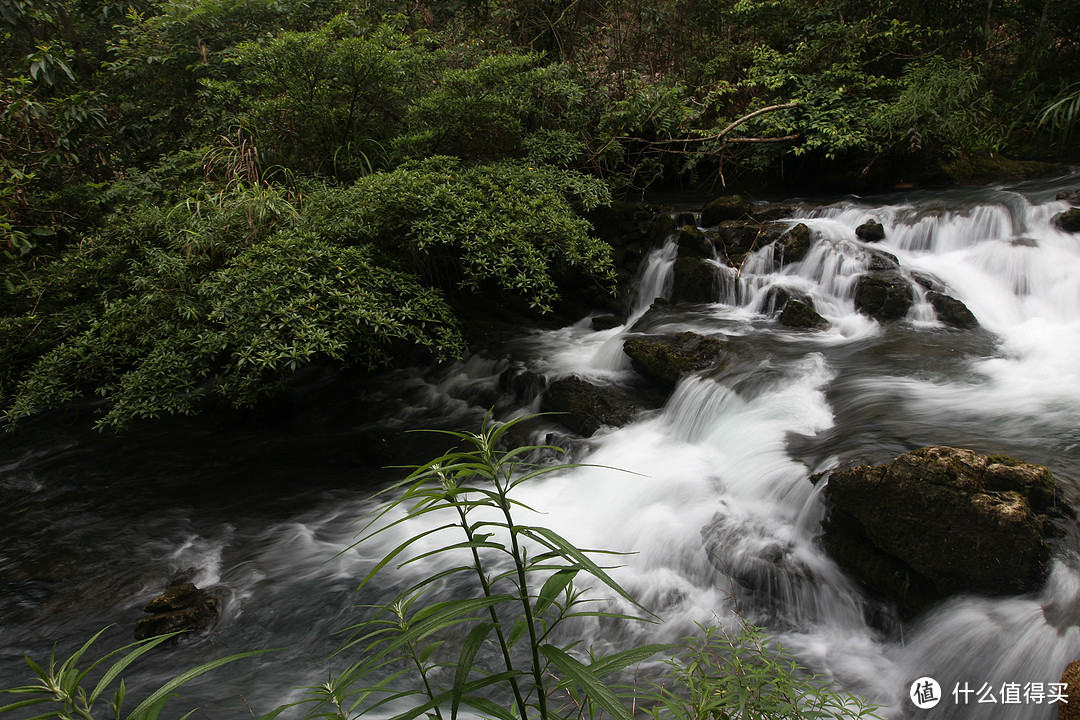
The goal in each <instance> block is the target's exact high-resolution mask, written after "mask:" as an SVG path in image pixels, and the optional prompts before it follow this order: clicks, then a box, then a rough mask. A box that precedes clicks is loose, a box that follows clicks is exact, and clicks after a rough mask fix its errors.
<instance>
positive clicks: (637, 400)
mask: <svg viewBox="0 0 1080 720" xmlns="http://www.w3.org/2000/svg"><path fill="white" fill-rule="evenodd" d="M641 397H642V396H641V394H640V393H636V392H634V391H632V390H630V389H628V388H625V387H619V386H616V385H598V384H595V383H591V382H589V381H588V380H585V379H583V378H580V377H578V376H576V375H575V376H573V377H568V378H563V379H562V380H556V381H555V382H553V383H551V385H550V386H549V387H548V389H547V391H546V392H545V393H544V398H543V400H542V406H543V408H544V410H545V411H547V412H556V413H565V414H564V415H562V416H560V417H559V420H560V421H561V422H562V423H563V424H565V425H566V426H567V427H569V428H570V429H571V430H574V431H576V432H579V433H581V434H582V435H585V436H589V435H592V434H593V433H595V432H596V431H597V430H599V429H600V428H602V427H605V426H607V427H620V426H622V425H626V424H628V423H630V422H631V421H632V420H633V419H634V417H635V416H636V415H637V414H638V413H639V412H641V411H642V410H644V409H646V405H645V404H643V402H642V400H641Z"/></svg>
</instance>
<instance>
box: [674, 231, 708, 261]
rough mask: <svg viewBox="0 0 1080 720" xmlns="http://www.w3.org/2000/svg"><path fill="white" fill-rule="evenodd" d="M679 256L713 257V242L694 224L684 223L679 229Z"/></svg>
mask: <svg viewBox="0 0 1080 720" xmlns="http://www.w3.org/2000/svg"><path fill="white" fill-rule="evenodd" d="M678 243H679V257H695V258H711V257H712V256H713V247H712V243H711V242H709V240H708V239H707V238H706V237H705V233H703V232H701V230H700V229H698V228H697V227H696V226H694V225H683V226H682V228H681V229H680V230H679V237H678Z"/></svg>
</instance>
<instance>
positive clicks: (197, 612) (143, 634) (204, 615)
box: [135, 582, 221, 640]
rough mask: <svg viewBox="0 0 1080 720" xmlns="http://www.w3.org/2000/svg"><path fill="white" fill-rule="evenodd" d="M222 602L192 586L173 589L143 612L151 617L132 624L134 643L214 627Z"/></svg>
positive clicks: (151, 603)
mask: <svg viewBox="0 0 1080 720" xmlns="http://www.w3.org/2000/svg"><path fill="white" fill-rule="evenodd" d="M220 606H221V601H219V600H218V599H217V598H216V597H215V596H214V595H213V594H211V593H210V591H208V590H202V589H200V588H198V587H196V586H195V585H194V584H193V583H190V582H184V583H180V584H178V585H173V586H172V587H170V588H169V589H167V590H166V591H165V592H163V593H162V594H160V595H158V596H157V597H155V598H154V599H152V600H151V601H150V602H148V603H147V604H146V607H144V608H143V610H144V611H145V612H148V613H152V614H151V615H150V617H145V618H142V619H141V620H139V621H138V622H137V623H135V639H136V640H145V639H147V638H150V637H154V636H155V635H163V634H165V633H171V632H184V631H189V632H196V631H199V630H206V629H209V628H211V627H213V626H214V624H215V623H217V621H218V616H219V615H220Z"/></svg>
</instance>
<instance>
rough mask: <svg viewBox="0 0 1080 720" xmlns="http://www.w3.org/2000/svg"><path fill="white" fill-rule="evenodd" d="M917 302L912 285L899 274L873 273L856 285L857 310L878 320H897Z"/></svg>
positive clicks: (865, 276)
mask: <svg viewBox="0 0 1080 720" xmlns="http://www.w3.org/2000/svg"><path fill="white" fill-rule="evenodd" d="M914 302H915V293H914V290H913V288H912V287H911V285H910V284H909V283H908V281H907V280H906V279H904V277H903V276H902V275H901V274H900V273H897V272H872V273H867V274H865V275H863V276H861V277H860V278H859V280H858V281H857V282H856V283H855V309H856V310H858V311H859V312H861V313H863V314H865V315H869V316H870V317H873V318H877V319H878V320H897V319H899V318H902V317H904V316H905V315H907V312H908V310H909V309H910V308H911V306H912V305H913V304H914Z"/></svg>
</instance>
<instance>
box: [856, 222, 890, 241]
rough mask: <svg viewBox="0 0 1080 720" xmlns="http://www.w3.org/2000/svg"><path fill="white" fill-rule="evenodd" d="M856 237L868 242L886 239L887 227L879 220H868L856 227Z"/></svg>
mask: <svg viewBox="0 0 1080 720" xmlns="http://www.w3.org/2000/svg"><path fill="white" fill-rule="evenodd" d="M855 237H857V238H859V239H860V240H864V241H866V242H880V241H881V240H884V239H885V228H884V227H883V226H882V224H881V223H879V222H878V221H877V220H867V221H866V222H864V223H863V224H862V225H860V226H859V227H857V228H855Z"/></svg>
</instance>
